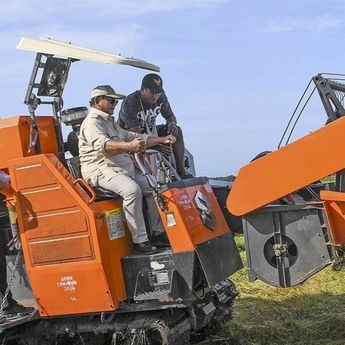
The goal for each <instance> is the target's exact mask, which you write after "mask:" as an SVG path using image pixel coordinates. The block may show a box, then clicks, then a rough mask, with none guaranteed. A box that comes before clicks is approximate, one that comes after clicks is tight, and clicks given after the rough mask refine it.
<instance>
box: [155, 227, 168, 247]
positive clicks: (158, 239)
mask: <svg viewBox="0 0 345 345" xmlns="http://www.w3.org/2000/svg"><path fill="white" fill-rule="evenodd" d="M151 242H152V244H153V245H154V246H156V247H170V242H169V239H168V236H167V234H166V232H165V231H164V232H159V233H154V235H153V236H152V240H151Z"/></svg>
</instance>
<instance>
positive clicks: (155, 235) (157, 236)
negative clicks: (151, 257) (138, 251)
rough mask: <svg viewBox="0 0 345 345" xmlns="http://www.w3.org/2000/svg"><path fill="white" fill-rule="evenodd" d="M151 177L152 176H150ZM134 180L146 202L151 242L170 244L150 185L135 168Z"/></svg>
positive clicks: (159, 245)
mask: <svg viewBox="0 0 345 345" xmlns="http://www.w3.org/2000/svg"><path fill="white" fill-rule="evenodd" d="M152 178H154V177H153V176H152ZM135 180H136V182H137V183H138V185H139V186H140V188H141V190H142V192H143V195H144V198H145V199H146V202H147V208H148V213H149V219H150V225H151V230H152V243H153V244H154V245H155V246H157V247H167V246H169V245H170V244H169V240H168V237H167V235H166V233H165V229H164V226H163V223H162V220H161V217H160V215H159V212H158V209H157V204H156V202H155V199H154V197H153V193H152V192H153V191H152V187H151V186H150V185H149V182H148V180H147V177H146V176H145V175H143V174H142V173H141V172H140V171H139V170H136V174H135Z"/></svg>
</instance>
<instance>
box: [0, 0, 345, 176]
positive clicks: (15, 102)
mask: <svg viewBox="0 0 345 345" xmlns="http://www.w3.org/2000/svg"><path fill="white" fill-rule="evenodd" d="M344 10H345V7H344V3H343V1H340V0H339V1H337V0H329V1H324V0H323V1H320V0H300V1H296V0H289V1H276V0H275V1H274V0H271V1H267V0H261V1H254V0H252V1H248V0H247V1H240V0H238V1H236V0H233V1H231V0H189V1H187V0H174V1H167V0H160V1H156V0H147V1H138V0H133V1H129V0H127V1H122V0H112V1H108V0H103V1H101V2H97V1H94V0H93V1H90V0H74V1H70V2H66V1H45V2H42V1H41V0H12V1H10V2H7V1H6V2H4V1H3V2H1V4H0V42H1V67H0V94H1V95H2V96H1V104H0V116H1V117H8V116H12V115H17V114H27V109H26V106H25V105H24V104H23V99H24V96H25V91H26V88H27V85H28V81H29V77H30V75H31V69H32V66H33V62H34V57H35V54H34V53H30V52H24V51H19V50H16V49H15V47H16V45H17V43H18V42H19V39H20V37H21V36H35V37H51V38H54V39H57V40H61V41H66V42H72V43H74V44H77V45H81V46H85V47H88V48H94V49H98V50H102V51H107V52H112V53H121V54H122V55H124V56H134V57H136V58H140V59H144V60H147V61H149V62H151V63H154V64H156V65H159V66H160V68H161V76H162V78H163V80H164V83H165V85H164V88H165V90H166V93H167V95H168V98H169V100H170V103H171V106H172V108H173V110H174V111H175V114H176V116H177V119H178V121H179V124H180V125H181V126H182V128H183V130H184V135H185V141H186V144H187V147H188V148H189V150H190V151H191V152H192V153H193V154H194V159H195V164H196V170H197V173H198V175H207V176H224V175H229V174H236V172H237V171H238V169H239V168H240V167H241V166H242V165H244V164H246V163H247V162H248V161H250V160H251V159H252V158H253V157H254V156H255V155H256V154H257V153H259V152H261V151H264V150H272V149H275V148H276V147H277V144H278V142H279V139H280V137H281V135H282V133H283V130H284V128H285V125H286V124H287V122H288V120H289V117H290V115H291V114H292V111H293V109H294V107H295V105H296V104H297V102H298V100H299V98H300V96H301V94H302V92H303V90H304V88H305V86H306V85H307V83H308V82H309V80H310V78H311V77H312V76H313V75H315V74H317V73H319V72H335V73H343V72H345V66H344V65H345V62H344V57H343V51H342V49H341V47H342V44H343V40H344V38H343V33H344V27H345V14H344ZM145 74H146V72H145V71H144V70H140V69H136V68H131V67H127V66H117V65H102V64H97V63H88V62H78V63H75V64H73V65H72V68H71V71H70V76H69V81H68V84H67V86H66V88H65V93H64V101H65V108H70V107H76V106H82V105H88V100H89V94H90V90H91V89H92V88H93V87H94V86H96V85H98V84H105V83H109V84H111V85H113V86H114V88H115V89H116V90H117V91H118V92H121V93H124V94H129V93H131V92H132V91H134V90H136V89H138V88H139V87H140V82H141V79H142V77H143V76H144V75H145ZM38 113H40V114H50V113H51V109H50V108H48V107H46V108H44V107H42V108H41V109H40V111H39V112H38ZM325 119H326V116H325V115H324V111H323V108H322V106H321V102H320V100H319V99H318V96H315V97H314V98H313V101H312V102H311V105H310V107H309V108H308V109H307V111H306V112H305V113H304V115H303V117H302V119H301V121H300V123H299V125H298V127H297V130H296V133H295V138H296V137H299V136H301V135H303V134H304V133H308V132H309V131H311V130H313V129H316V128H319V127H320V126H322V125H323V123H324V122H325Z"/></svg>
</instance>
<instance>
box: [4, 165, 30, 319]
mask: <svg viewBox="0 0 345 345" xmlns="http://www.w3.org/2000/svg"><path fill="white" fill-rule="evenodd" d="M9 185H10V177H9V176H8V175H7V174H6V173H4V172H3V171H1V170H0V189H2V188H6V187H8V186H9ZM5 246H6V243H1V244H0V292H1V294H2V296H3V298H4V296H5V293H6V290H7V288H8V287H7V264H6V254H5V250H4V249H5ZM6 302H7V303H6V304H5V307H4V309H3V313H2V315H0V318H1V316H4V317H11V316H24V315H28V314H30V313H32V312H33V311H34V308H31V307H24V306H22V305H21V304H18V302H17V301H16V300H14V299H13V297H12V293H11V290H8V294H7V296H6ZM1 304H2V303H1ZM0 321H1V320H0Z"/></svg>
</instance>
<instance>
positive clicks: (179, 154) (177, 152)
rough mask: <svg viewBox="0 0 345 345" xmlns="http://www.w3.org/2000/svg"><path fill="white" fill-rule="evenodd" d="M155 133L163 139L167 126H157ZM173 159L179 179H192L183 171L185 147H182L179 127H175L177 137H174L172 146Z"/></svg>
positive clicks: (181, 134) (181, 135) (182, 140)
mask: <svg viewBox="0 0 345 345" xmlns="http://www.w3.org/2000/svg"><path fill="white" fill-rule="evenodd" d="M157 132H158V135H159V136H160V137H163V136H165V135H167V134H168V126H167V125H158V126H157ZM172 149H173V153H174V158H175V164H176V171H177V173H178V174H179V176H180V177H181V178H191V177H193V176H192V175H190V174H187V173H186V170H185V165H184V161H185V157H184V153H185V145H184V139H183V133H182V129H181V127H180V126H177V136H176V142H175V144H173V145H172Z"/></svg>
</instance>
